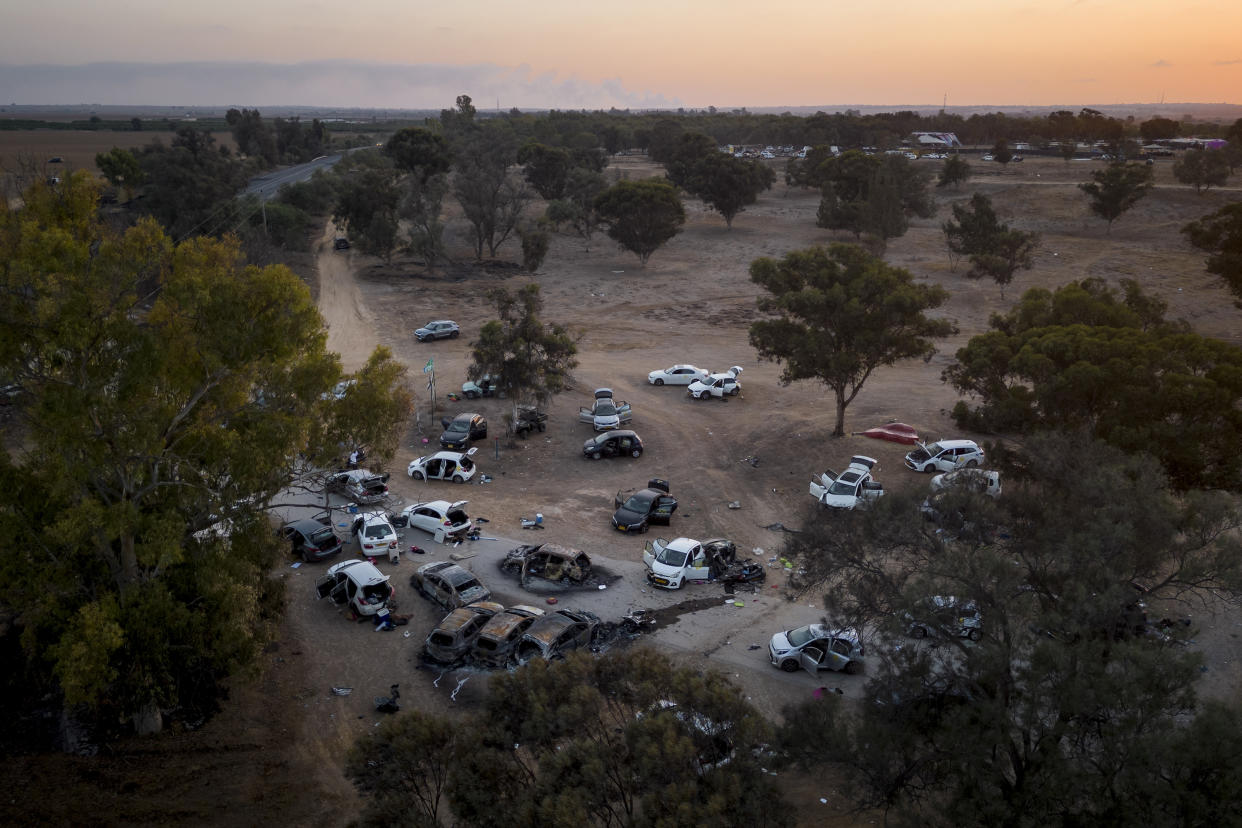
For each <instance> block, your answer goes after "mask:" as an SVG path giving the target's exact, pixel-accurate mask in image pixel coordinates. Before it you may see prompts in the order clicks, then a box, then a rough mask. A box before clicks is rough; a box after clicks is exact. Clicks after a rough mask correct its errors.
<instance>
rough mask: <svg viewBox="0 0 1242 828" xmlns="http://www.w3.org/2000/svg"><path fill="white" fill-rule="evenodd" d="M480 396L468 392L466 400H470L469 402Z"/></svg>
mask: <svg viewBox="0 0 1242 828" xmlns="http://www.w3.org/2000/svg"><path fill="white" fill-rule="evenodd" d="M478 396H479V395H478V394H476V393H475V392H473V391H467V392H466V399H468V400H473V399H475V398H476V397H478Z"/></svg>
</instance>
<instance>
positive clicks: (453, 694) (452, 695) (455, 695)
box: [449, 676, 470, 701]
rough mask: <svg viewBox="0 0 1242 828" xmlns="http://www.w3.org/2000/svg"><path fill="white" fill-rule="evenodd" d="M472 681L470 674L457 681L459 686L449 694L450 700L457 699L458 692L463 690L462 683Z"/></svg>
mask: <svg viewBox="0 0 1242 828" xmlns="http://www.w3.org/2000/svg"><path fill="white" fill-rule="evenodd" d="M468 681H470V676H466V677H465V678H464V679H461V680H460V681H458V682H457V686H456V687H455V688H453V692H452V693H450V694H449V701H457V694H458V693H460V692H461V688H462V685H463V684H465V683H466V682H468Z"/></svg>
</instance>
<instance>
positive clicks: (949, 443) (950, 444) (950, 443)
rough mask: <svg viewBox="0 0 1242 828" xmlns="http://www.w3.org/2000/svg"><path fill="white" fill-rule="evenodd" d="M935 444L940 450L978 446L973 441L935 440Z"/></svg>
mask: <svg viewBox="0 0 1242 828" xmlns="http://www.w3.org/2000/svg"><path fill="white" fill-rule="evenodd" d="M936 444H937V445H939V446H940V447H941V448H967V447H972V448H978V447H979V444H978V443H976V442H975V441H974V440H937V441H936Z"/></svg>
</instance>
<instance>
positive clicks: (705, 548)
mask: <svg viewBox="0 0 1242 828" xmlns="http://www.w3.org/2000/svg"><path fill="white" fill-rule="evenodd" d="M736 557H737V548H736V546H735V545H734V543H733V541H730V540H725V539H724V538H716V539H714V540H709V541H702V542H699V541H696V540H693V539H691V538H676V539H674V540H672V541H666V540H665V539H664V538H658V539H657V540H655V541H647V542H646V543H645V544H644V545H643V564H644V565H646V567H647V582H648V583H649V584H651V585H652V586H656V587H660V588H661V589H681V587H682V586H683V585H684V584H685V583H686V582H687V581H710V580H711V579H712V578H714V577H716V576H717V575H719V574H720V573H721V572H723V571H724V570H725V569H726V568H727V567H728V565H729V564H731V563H733V561H734V560H735V559H736Z"/></svg>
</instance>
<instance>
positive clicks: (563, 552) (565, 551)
mask: <svg viewBox="0 0 1242 828" xmlns="http://www.w3.org/2000/svg"><path fill="white" fill-rule="evenodd" d="M518 549H522V550H525V551H524V552H523V556H525V555H534V554H536V553H538V552H547V553H548V554H549V555H554V556H556V557H558V558H564V559H566V560H576V559H577V557H578V556H579V555H583V554H585V553H584V552H583V551H582V550H581V549H574V548H572V547H569V546H561V545H560V544H559V543H541V544H539V545H537V546H519V547H518ZM515 551H516V550H515ZM510 554H512V553H510Z"/></svg>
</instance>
